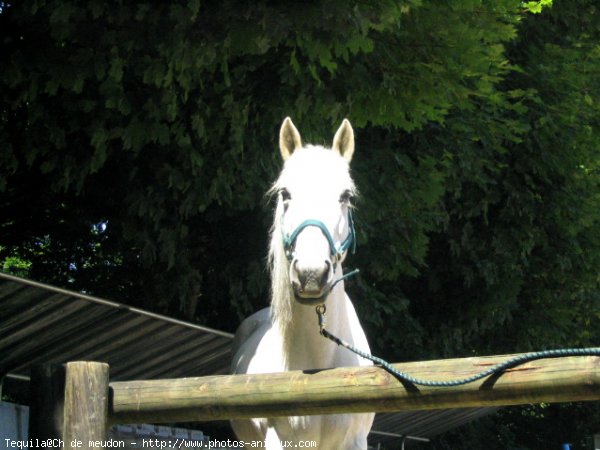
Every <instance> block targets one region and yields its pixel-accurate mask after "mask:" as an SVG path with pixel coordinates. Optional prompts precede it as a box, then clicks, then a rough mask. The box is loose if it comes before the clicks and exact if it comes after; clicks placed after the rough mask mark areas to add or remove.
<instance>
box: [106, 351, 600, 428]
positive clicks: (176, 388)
mask: <svg viewBox="0 0 600 450" xmlns="http://www.w3.org/2000/svg"><path fill="white" fill-rule="evenodd" d="M510 356H513V355H509V356H490V357H478V358H464V359H446V360H440V361H425V362H412V363H402V364H394V366H395V367H397V368H398V369H399V370H401V371H403V372H406V373H408V374H410V375H413V376H414V377H417V378H424V379H430V380H450V379H456V378H464V377H467V376H470V375H473V374H475V373H478V372H480V371H482V370H484V369H486V368H488V367H490V366H491V365H495V364H497V363H500V362H502V361H505V360H506V359H508V358H509V357H510ZM109 397H110V400H109V421H110V423H113V424H114V423H142V422H151V423H165V422H178V421H179V422H192V421H209V420H222V419H239V418H249V417H276V416H293V415H305V414H332V413H347V412H365V411H376V412H393V411H406V410H423V409H441V408H464V407H482V406H500V405H518V404H528V403H542V402H543V403H552V402H570V401H585V400H600V357H594V356H586V357H564V358H552V359H543V360H537V361H533V362H530V363H527V364H523V365H521V366H518V367H516V368H514V369H509V370H507V371H505V372H504V373H502V374H499V375H492V376H490V377H488V378H486V379H483V380H480V381H477V382H474V383H470V384H467V385H464V386H457V387H442V388H432V387H418V388H417V387H414V386H410V385H405V384H403V383H402V382H399V381H398V380H397V379H396V378H395V377H394V376H392V375H390V374H389V373H388V372H386V371H385V370H383V369H381V368H379V367H349V368H336V369H325V370H318V371H304V372H303V371H294V372H284V373H272V374H255V375H219V376H210V377H201V378H179V379H165V380H146V381H119V382H112V383H110V396H109Z"/></svg>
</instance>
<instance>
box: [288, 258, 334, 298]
mask: <svg viewBox="0 0 600 450" xmlns="http://www.w3.org/2000/svg"><path fill="white" fill-rule="evenodd" d="M332 268H333V266H332V264H331V262H330V261H327V260H325V261H324V262H323V264H316V265H313V264H311V265H305V264H302V262H299V261H298V260H293V261H292V264H291V267H290V269H291V270H290V281H291V283H292V286H293V288H294V290H295V291H296V292H298V293H304V294H308V295H309V294H315V293H320V292H322V291H323V289H324V288H325V286H327V285H328V284H329V282H330V280H331V278H332V273H333V269H332Z"/></svg>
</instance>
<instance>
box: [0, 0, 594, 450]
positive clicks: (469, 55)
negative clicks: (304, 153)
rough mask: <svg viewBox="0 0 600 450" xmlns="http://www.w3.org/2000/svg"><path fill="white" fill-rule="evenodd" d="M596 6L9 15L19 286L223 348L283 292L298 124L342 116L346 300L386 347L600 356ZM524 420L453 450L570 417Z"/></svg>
mask: <svg viewBox="0 0 600 450" xmlns="http://www.w3.org/2000/svg"><path fill="white" fill-rule="evenodd" d="M599 14H600V11H599V10H598V7H597V6H596V4H595V2H593V1H592V0H576V1H566V0H561V1H555V2H551V1H548V0H541V1H535V2H521V1H517V0H496V1H494V2H481V1H476V0H460V1H452V2H445V1H441V0H405V1H401V2H396V1H394V2H392V1H381V2H362V1H352V2H347V1H341V0H334V1H327V2H324V1H312V2H296V3H289V2H269V1H261V2H251V3H250V2H241V1H237V0H226V1H223V2H210V3H206V4H205V3H203V2H198V1H194V0H190V1H184V0H181V1H177V2H163V3H156V2H153V3H151V2H128V3H126V4H120V5H107V4H105V3H104V2H100V1H98V0H87V1H85V2H81V1H79V2H76V1H63V2H59V3H55V2H46V1H43V0H36V1H24V2H16V3H15V4H4V5H3V6H2V10H1V11H0V38H1V39H2V47H3V52H2V53H1V55H0V64H1V66H2V71H0V99H1V100H0V148H1V149H2V151H0V202H1V203H0V261H2V264H3V270H5V271H12V272H15V273H18V274H22V275H27V276H30V277H32V278H34V279H38V280H42V281H48V282H51V283H54V284H58V285H62V286H66V287H70V288H74V289H80V290H85V291H87V292H90V293H93V294H97V295H101V296H105V297H109V298H113V299H115V300H118V301H122V302H126V303H129V304H133V305H139V306H143V307H145V308H150V309H153V310H157V311H161V312H165V313H169V314H173V315H176V316H179V317H184V318H187V319H189V320H195V321H198V322H204V323H209V324H210V325H212V326H214V327H218V328H223V329H227V330H230V331H233V329H234V328H235V326H236V325H237V323H239V319H241V318H242V317H243V316H245V315H248V314H249V313H250V312H252V311H254V310H256V309H258V308H260V307H262V306H265V305H266V304H267V300H268V281H267V273H266V270H265V268H264V265H265V253H266V246H267V231H268V228H269V225H270V221H271V212H270V210H271V205H269V204H267V200H266V199H265V197H264V192H265V191H266V190H267V189H268V187H269V185H270V183H271V182H272V180H274V179H275V177H276V174H277V172H278V170H279V168H280V165H281V162H280V159H279V155H278V152H277V149H276V146H277V130H278V127H279V125H280V123H281V121H282V119H283V118H284V117H285V116H287V115H291V116H292V117H293V119H294V121H295V123H296V124H297V125H298V126H299V127H300V128H301V130H302V132H303V136H304V139H305V140H306V141H307V142H313V143H326V144H329V143H330V142H329V141H323V139H324V138H326V139H330V138H331V136H332V132H333V131H334V130H335V129H336V127H337V126H338V125H339V123H340V121H341V119H342V118H343V117H348V118H349V119H350V120H351V121H352V124H353V126H354V127H355V130H356V133H357V152H356V156H355V159H354V161H353V171H354V172H353V173H354V176H355V178H356V181H357V184H358V186H359V189H360V193H361V195H360V198H359V199H358V202H357V207H358V208H357V213H356V223H357V232H358V243H359V249H358V252H357V255H355V256H353V257H351V258H349V260H348V264H349V265H351V266H352V265H355V266H357V267H360V269H361V277H360V278H358V279H356V280H354V281H350V282H349V283H348V287H349V290H350V294H351V297H352V298H353V299H355V303H356V306H357V309H358V310H359V313H360V316H361V317H362V318H363V322H364V323H365V325H366V327H367V328H368V335H369V336H370V340H371V342H372V344H373V346H374V347H375V350H376V352H377V353H378V354H380V355H382V356H384V357H388V358H390V359H393V360H405V359H414V358H435V357H443V356H459V355H470V354H476V353H479V354H484V353H500V352H516V351H523V350H528V349H532V348H535V349H539V348H548V347H555V346H563V345H573V346H574V345H581V346H584V345H590V344H596V345H597V343H598V340H599V338H600V335H599V331H598V330H599V329H600V328H599V327H598V319H600V316H599V313H598V311H599V310H600V296H599V294H598V293H599V292H600V291H599V289H598V282H599V279H598V272H597V267H599V266H600V224H599V221H600V217H599V214H600V213H599V211H600V204H599V203H600V189H599V185H598V183H599V178H598V174H599V173H600V172H599V167H598V165H599V162H600V160H599V158H598V151H597V149H598V144H597V143H598V142H600V139H599V136H598V130H599V128H598V115H597V105H598V104H600V84H599V81H598V80H599V79H598V76H597V74H598V72H599V70H600V46H598V42H600V39H599V38H600V36H599V34H600V17H599ZM573 408H578V407H577V406H574V407H573ZM590 408H591V407H590ZM514 411H516V412H514V413H506V414H504V415H503V416H502V417H501V418H500V419H499V420H502V421H505V423H506V425H503V426H502V428H501V429H499V430H496V431H493V430H492V429H491V428H490V422H487V424H484V425H481V426H480V427H479V428H477V430H475V431H472V430H471V431H468V430H467V431H465V432H464V433H462V434H458V435H456V436H455V438H456V439H457V441H456V442H460V440H461V439H462V440H463V442H469V443H470V444H472V445H470V447H471V448H478V447H482V445H479V444H477V443H476V442H481V441H482V440H484V438H485V437H486V436H487V437H488V439H489V436H490V433H492V435H493V434H494V433H496V436H499V438H498V442H501V443H502V444H503V445H504V447H509V446H511V445H512V446H513V447H519V448H547V447H546V446H545V444H543V440H539V441H536V440H535V439H533V438H532V437H531V436H530V437H531V438H527V439H522V438H521V437H522V436H525V433H523V430H524V427H525V426H529V425H531V422H534V423H535V424H536V425H535V426H536V427H537V426H538V425H539V427H538V428H536V430H538V432H539V433H541V431H539V430H540V428H541V427H542V425H541V424H548V423H551V422H552V421H561V420H563V419H561V418H560V417H559V416H558V415H555V414H547V413H548V411H551V410H550V409H547V410H534V412H535V420H533V419H531V421H530V420H529V419H523V418H522V417H519V414H521V413H522V412H523V411H525V412H527V410H520V409H516V410H514ZM595 411H596V412H594V411H592V410H589V411H588V413H589V414H590V416H592V415H593V414H597V410H595ZM527 417H529V416H527ZM532 426H533V425H532ZM573 429H575V428H573ZM584 432H585V429H584V428H583V427H579V428H577V436H583V434H584ZM452 439H454V437H449V438H448V441H447V442H446V444H444V443H443V442H442V443H439V445H440V447H439V448H450V447H447V446H446V447H444V445H449V444H448V443H449V442H453V441H452ZM557 439H558V437H557ZM581 439H583V438H581ZM581 439H580V440H581ZM436 445H438V444H436Z"/></svg>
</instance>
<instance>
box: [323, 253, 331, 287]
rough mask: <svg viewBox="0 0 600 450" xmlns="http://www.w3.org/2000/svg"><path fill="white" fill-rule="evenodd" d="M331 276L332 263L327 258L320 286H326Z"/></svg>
mask: <svg viewBox="0 0 600 450" xmlns="http://www.w3.org/2000/svg"><path fill="white" fill-rule="evenodd" d="M332 277H333V264H331V261H329V260H328V259H326V260H325V270H324V271H323V275H322V276H321V286H326V285H327V284H328V283H329V280H330V279H331V278H332Z"/></svg>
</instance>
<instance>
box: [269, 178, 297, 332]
mask: <svg viewBox="0 0 600 450" xmlns="http://www.w3.org/2000/svg"><path fill="white" fill-rule="evenodd" d="M279 189H280V186H279V184H278V182H275V184H274V185H273V187H271V189H270V190H269V192H268V194H269V195H270V196H273V195H275V194H276V193H277V191H278V190H279ZM282 216H283V204H282V202H281V199H278V200H277V206H276V207H275V214H274V217H273V225H272V226H271V230H270V238H271V240H270V244H269V258H268V263H269V272H270V275H271V318H272V320H273V323H274V324H277V326H278V327H279V328H280V331H283V330H284V329H285V327H286V326H287V325H288V324H289V323H290V322H291V320H292V302H293V301H294V298H293V292H292V287H291V284H290V281H289V275H288V272H289V261H288V259H287V256H286V254H285V249H284V248H283V238H282V235H283V234H282V230H281V219H282Z"/></svg>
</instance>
